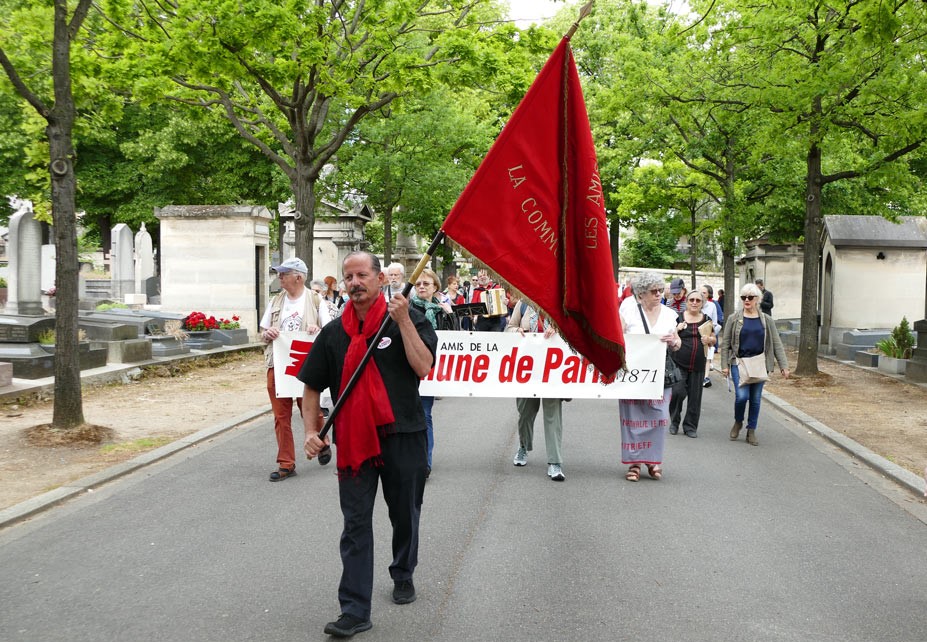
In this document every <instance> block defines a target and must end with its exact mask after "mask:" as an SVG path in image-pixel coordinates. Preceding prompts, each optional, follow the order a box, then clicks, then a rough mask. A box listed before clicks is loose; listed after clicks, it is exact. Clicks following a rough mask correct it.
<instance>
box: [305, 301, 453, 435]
mask: <svg viewBox="0 0 927 642" xmlns="http://www.w3.org/2000/svg"><path fill="white" fill-rule="evenodd" d="M409 317H410V318H411V319H412V322H413V323H414V324H415V329H416V330H417V331H418V335H419V336H420V337H421V338H422V341H424V343H425V345H426V346H428V350H429V351H430V352H431V354H432V358H434V355H435V352H436V350H437V349H438V335H437V334H435V331H434V328H432V327H431V324H430V323H429V322H428V320H427V319H426V318H425V315H424V314H422V313H421V312H419V311H418V310H415V309H413V308H410V309H409ZM350 343H351V339H350V337H348V334H347V332H345V331H344V327H343V326H342V325H341V319H334V320H333V321H332V322H331V323H328V324H326V325H325V327H324V328H322V331H321V332H320V333H319V336H318V337H317V338H316V340H315V342H314V343H313V345H312V349H311V350H310V351H309V355H308V356H307V357H306V360H305V362H303V366H302V368H301V369H300V371H299V375H297V377H298V378H299V380H300V381H302V382H303V383H304V384H306V385H307V386H309V387H310V388H312V389H313V390H317V391H319V392H321V391H322V390H325V388H329V389H331V391H332V399H334V400H337V398H338V395H339V394H341V373H342V369H343V366H344V358H345V355H346V354H347V352H348V345H350ZM373 361H374V362H375V363H376V364H377V369H379V371H380V376H381V377H382V378H383V383H384V384H385V385H386V393H387V395H389V400H390V404H391V405H392V408H393V416H394V417H395V419H396V424H395V430H396V432H417V431H419V430H425V428H426V426H425V413H424V411H423V410H422V402H421V399H420V398H419V396H418V384H419V382H420V381H421V380H420V379H419V376H418V375H417V374H415V371H414V370H413V369H412V366H410V365H409V361H408V360H407V359H406V352H405V346H404V345H403V343H402V334H401V333H400V332H399V327H398V326H397V325H396V324H395V323H392V322H391V323H390V324H389V327H388V328H387V329H386V333H385V334H384V335H383V337H382V338H381V339H380V341H379V344H378V347H377V349H375V350H374V351H373ZM367 367H369V365H368V366H367ZM352 394H356V392H355V393H352ZM335 423H336V425H337V418H336V420H335Z"/></svg>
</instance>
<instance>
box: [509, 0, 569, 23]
mask: <svg viewBox="0 0 927 642" xmlns="http://www.w3.org/2000/svg"><path fill="white" fill-rule="evenodd" d="M573 1H574V0H570V2H562V1H561V2H553V1H552V0H509V6H510V7H511V8H510V10H509V18H511V19H512V20H517V21H518V26H519V27H527V26H529V25H530V24H532V23H534V22H542V21H544V20H546V19H547V18H550V17H551V16H552V15H554V14H555V13H557V11H558V10H559V9H561V8H563V7H564V6H566V5H567V4H570V3H571V2H573Z"/></svg>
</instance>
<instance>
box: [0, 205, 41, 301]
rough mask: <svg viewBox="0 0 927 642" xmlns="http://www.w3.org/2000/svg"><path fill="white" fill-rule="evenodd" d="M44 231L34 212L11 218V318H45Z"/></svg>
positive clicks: (9, 284) (8, 297)
mask: <svg viewBox="0 0 927 642" xmlns="http://www.w3.org/2000/svg"><path fill="white" fill-rule="evenodd" d="M41 249H42V227H41V224H40V223H39V222H38V221H37V220H35V218H33V214H32V211H31V210H26V211H21V212H17V213H16V214H14V215H13V216H11V217H10V224H9V245H8V246H7V259H8V260H9V278H8V279H7V299H6V307H5V308H4V309H5V311H6V313H7V314H32V315H39V314H45V310H44V309H43V308H42V299H41V297H42V284H41V279H42V270H41V261H40V257H41Z"/></svg>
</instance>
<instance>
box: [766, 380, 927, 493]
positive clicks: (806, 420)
mask: <svg viewBox="0 0 927 642" xmlns="http://www.w3.org/2000/svg"><path fill="white" fill-rule="evenodd" d="M841 363H843V362H841ZM763 398H764V399H767V400H769V402H770V403H772V405H773V406H775V407H776V408H777V409H778V410H780V411H782V413H783V414H785V415H786V416H788V417H791V418H792V419H794V420H796V421H798V422H799V423H800V424H802V425H803V426H804V427H805V428H807V429H808V430H811V431H812V432H815V433H817V434H818V435H820V436H821V437H823V438H824V439H826V440H828V441H829V442H831V443H832V444H834V445H835V446H837V447H839V448H841V449H843V450H844V451H846V452H847V453H849V454H850V455H851V456H853V457H855V458H856V459H859V460H860V461H862V462H864V463H865V464H866V465H868V466H869V467H870V468H872V469H873V470H875V471H876V472H878V473H881V474H882V475H885V476H886V477H888V478H890V479H892V480H894V481H895V482H896V483H897V484H899V485H900V486H903V487H905V488H906V489H908V490H910V491H911V492H913V493H915V494H916V495H917V496H918V497H920V496H923V494H924V483H925V482H924V479H922V478H921V477H918V476H917V475H915V474H914V473H912V472H911V471H909V470H907V469H905V468H902V467H901V466H899V465H897V464H893V463H892V462H890V461H889V460H887V459H885V458H884V457H882V456H881V455H877V454H875V453H874V452H872V451H871V450H869V449H868V448H866V447H865V446H863V445H861V444H859V443H857V442H855V441H853V440H852V439H850V438H849V437H847V436H846V435H844V434H843V433H840V432H837V431H836V430H833V429H832V428H828V427H827V426H826V425H824V424H823V423H821V422H820V421H818V420H817V419H815V418H814V417H812V416H810V415H807V414H805V413H804V412H802V411H801V410H799V409H798V408H796V407H795V406H793V405H792V404H790V403H788V402H786V401H783V400H782V399H780V398H779V397H777V396H776V395H774V394H771V393H768V392H765V391H764V392H763Z"/></svg>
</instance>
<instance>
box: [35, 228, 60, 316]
mask: <svg viewBox="0 0 927 642" xmlns="http://www.w3.org/2000/svg"><path fill="white" fill-rule="evenodd" d="M56 254H57V249H56V248H55V246H54V245H53V244H48V243H46V244H45V245H43V246H42V260H41V263H40V264H39V286H40V290H41V292H42V295H41V300H42V307H43V308H44V309H45V310H54V309H55V297H54V296H53V295H52V296H49V295H46V294H44V293H45V292H47V291H48V290H51V289H52V288H53V287H55V286H56V285H57V283H56V281H57V279H56V278H55V273H56V271H57V270H56V268H55V256H56Z"/></svg>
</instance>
